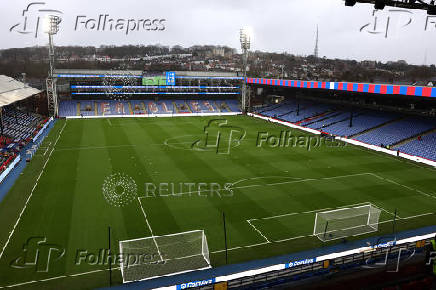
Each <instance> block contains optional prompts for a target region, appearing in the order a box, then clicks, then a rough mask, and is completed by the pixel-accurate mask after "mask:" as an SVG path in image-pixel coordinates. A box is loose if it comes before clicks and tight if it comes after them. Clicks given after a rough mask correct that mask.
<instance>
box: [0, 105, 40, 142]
mask: <svg viewBox="0 0 436 290" xmlns="http://www.w3.org/2000/svg"><path fill="white" fill-rule="evenodd" d="M41 121H42V117H41V116H39V115H37V114H30V113H24V112H21V111H19V110H17V109H13V108H8V107H6V108H5V110H4V114H3V125H4V129H3V135H5V136H7V137H10V138H12V139H14V140H16V141H18V140H26V139H28V138H30V137H31V136H32V134H33V132H35V130H36V127H37V126H38V125H39V123H40V122H41Z"/></svg>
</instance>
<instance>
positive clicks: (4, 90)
mask: <svg viewBox="0 0 436 290" xmlns="http://www.w3.org/2000/svg"><path fill="white" fill-rule="evenodd" d="M40 92H41V91H40V90H37V89H34V88H31V87H29V86H27V85H26V84H25V83H22V82H19V81H16V80H14V79H13V78H11V77H7V76H4V75H0V107H4V106H7V105H9V104H12V103H15V102H17V101H21V100H24V99H27V98H28V97H31V96H33V95H36V94H39V93H40Z"/></svg>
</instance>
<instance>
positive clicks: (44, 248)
mask: <svg viewBox="0 0 436 290" xmlns="http://www.w3.org/2000/svg"><path fill="white" fill-rule="evenodd" d="M64 255H65V249H64V248H62V247H60V246H59V245H55V244H49V243H47V238H45V237H31V238H29V239H28V240H27V241H26V243H25V244H24V245H23V254H22V255H21V256H19V257H18V258H16V259H14V260H13V261H11V262H10V264H9V265H10V266H11V267H12V268H15V269H30V268H33V269H34V270H35V271H36V272H44V273H47V272H48V271H49V268H50V265H52V264H53V263H55V262H57V261H59V260H60V259H61V258H62V257H63V256H64Z"/></svg>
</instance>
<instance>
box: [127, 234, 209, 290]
mask: <svg viewBox="0 0 436 290" xmlns="http://www.w3.org/2000/svg"><path fill="white" fill-rule="evenodd" d="M119 260H120V267H121V274H122V276H123V282H124V283H127V282H132V281H139V280H147V279H151V278H155V277H160V276H165V275H175V274H180V273H184V272H189V271H194V270H203V269H207V268H210V267H211V266H210V260H209V249H208V246H207V240H206V236H205V234H204V231H202V230H198V231H190V232H184V233H177V234H172V235H165V236H152V237H147V238H141V239H134V240H128V241H120V258H119Z"/></svg>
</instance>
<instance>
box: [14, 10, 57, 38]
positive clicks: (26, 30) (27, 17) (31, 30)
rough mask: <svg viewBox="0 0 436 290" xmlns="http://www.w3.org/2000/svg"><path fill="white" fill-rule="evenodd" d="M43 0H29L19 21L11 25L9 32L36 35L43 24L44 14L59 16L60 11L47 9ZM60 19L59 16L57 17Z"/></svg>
mask: <svg viewBox="0 0 436 290" xmlns="http://www.w3.org/2000/svg"><path fill="white" fill-rule="evenodd" d="M44 6H45V2H31V3H30V4H29V5H27V7H26V8H25V9H24V10H23V11H22V13H21V20H20V22H18V23H16V24H14V25H12V27H11V28H10V29H9V31H10V32H16V33H19V34H23V35H33V36H34V37H35V38H37V37H38V35H39V32H40V29H41V28H42V26H43V23H42V22H43V17H44V16H45V15H55V16H58V17H60V15H62V14H63V13H62V11H59V10H55V9H48V8H46V7H44ZM59 19H60V18H59Z"/></svg>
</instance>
